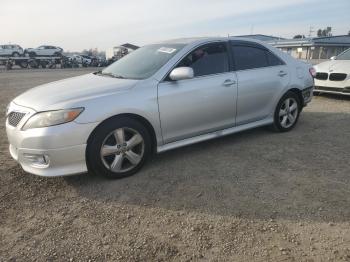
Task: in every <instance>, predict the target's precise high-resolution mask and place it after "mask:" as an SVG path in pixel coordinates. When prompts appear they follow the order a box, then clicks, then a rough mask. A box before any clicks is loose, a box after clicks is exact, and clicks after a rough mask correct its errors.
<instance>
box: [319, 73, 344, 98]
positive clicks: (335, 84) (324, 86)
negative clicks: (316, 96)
mask: <svg viewBox="0 0 350 262" xmlns="http://www.w3.org/2000/svg"><path fill="white" fill-rule="evenodd" d="M314 92H321V93H330V94H341V95H350V76H349V75H348V76H347V78H346V79H344V80H342V81H331V80H329V79H327V80H320V79H315V89H314Z"/></svg>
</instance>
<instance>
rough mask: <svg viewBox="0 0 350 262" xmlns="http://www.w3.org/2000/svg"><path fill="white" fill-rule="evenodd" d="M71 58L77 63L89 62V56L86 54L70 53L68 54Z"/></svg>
mask: <svg viewBox="0 0 350 262" xmlns="http://www.w3.org/2000/svg"><path fill="white" fill-rule="evenodd" d="M70 58H71V59H72V60H75V61H77V62H78V63H79V64H83V63H84V64H90V63H91V57H89V56H86V55H72V56H70Z"/></svg>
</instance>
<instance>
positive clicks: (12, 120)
mask: <svg viewBox="0 0 350 262" xmlns="http://www.w3.org/2000/svg"><path fill="white" fill-rule="evenodd" d="M24 116H25V113H21V112H15V111H13V112H11V113H10V114H9V115H8V121H9V124H10V125H11V126H14V127H16V126H17V125H18V123H19V122H20V121H21V120H22V118H23V117H24Z"/></svg>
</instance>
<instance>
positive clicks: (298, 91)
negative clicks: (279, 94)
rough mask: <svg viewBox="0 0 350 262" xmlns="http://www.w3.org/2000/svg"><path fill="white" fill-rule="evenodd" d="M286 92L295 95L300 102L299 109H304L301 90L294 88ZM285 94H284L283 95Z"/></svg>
mask: <svg viewBox="0 0 350 262" xmlns="http://www.w3.org/2000/svg"><path fill="white" fill-rule="evenodd" d="M287 92H293V93H295V94H296V95H297V96H298V98H299V102H300V106H301V109H302V108H303V107H304V103H303V100H304V98H303V94H302V92H301V90H300V89H298V88H295V87H294V88H291V89H288V90H287ZM287 92H285V94H286V93H287Z"/></svg>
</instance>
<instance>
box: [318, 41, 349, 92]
mask: <svg viewBox="0 0 350 262" xmlns="http://www.w3.org/2000/svg"><path fill="white" fill-rule="evenodd" d="M314 68H315V70H316V76H315V89H314V92H316V93H319V92H324V93H336V94H342V95H350V48H349V49H347V50H345V51H344V52H343V53H341V54H340V55H338V56H336V57H332V58H331V60H330V61H327V62H323V63H320V64H318V65H316V66H315V67H314Z"/></svg>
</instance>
